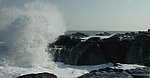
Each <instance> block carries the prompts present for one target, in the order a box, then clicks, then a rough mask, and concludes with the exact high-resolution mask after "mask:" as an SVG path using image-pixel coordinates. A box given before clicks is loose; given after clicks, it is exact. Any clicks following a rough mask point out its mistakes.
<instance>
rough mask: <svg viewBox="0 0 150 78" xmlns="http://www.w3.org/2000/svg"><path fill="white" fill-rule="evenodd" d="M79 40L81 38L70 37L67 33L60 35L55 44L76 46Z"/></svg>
mask: <svg viewBox="0 0 150 78" xmlns="http://www.w3.org/2000/svg"><path fill="white" fill-rule="evenodd" d="M79 42H80V40H78V39H75V38H70V36H67V35H61V36H59V37H58V39H57V41H55V44H54V45H62V46H75V45H76V44H77V43H79Z"/></svg>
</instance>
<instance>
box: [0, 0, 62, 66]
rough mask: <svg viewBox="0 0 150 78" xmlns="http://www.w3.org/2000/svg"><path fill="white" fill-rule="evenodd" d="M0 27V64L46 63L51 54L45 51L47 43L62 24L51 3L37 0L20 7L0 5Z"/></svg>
mask: <svg viewBox="0 0 150 78" xmlns="http://www.w3.org/2000/svg"><path fill="white" fill-rule="evenodd" d="M0 31H1V32H2V33H3V34H2V35H1V38H2V40H3V42H4V43H3V47H5V50H2V49H3V48H1V50H0V51H1V52H0V64H4V65H6V64H8V65H16V66H23V67H27V66H41V65H42V66H46V65H51V64H48V63H51V58H52V57H51V56H49V54H48V53H47V52H46V51H45V50H46V47H47V44H48V43H49V42H52V41H53V40H54V39H55V38H56V37H57V36H58V35H60V34H63V33H64V31H65V24H64V21H63V17H62V15H61V14H60V13H59V11H58V10H57V8H56V7H55V6H54V5H52V4H51V3H48V2H43V1H42V0H38V1H34V2H30V3H25V4H24V5H23V8H19V7H17V6H15V7H2V8H0ZM1 46H2V45H1Z"/></svg>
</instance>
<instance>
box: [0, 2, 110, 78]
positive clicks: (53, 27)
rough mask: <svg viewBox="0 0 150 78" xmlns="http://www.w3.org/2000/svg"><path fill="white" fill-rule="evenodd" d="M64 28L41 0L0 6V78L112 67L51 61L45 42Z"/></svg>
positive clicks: (61, 77)
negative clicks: (73, 64) (72, 64)
mask: <svg viewBox="0 0 150 78" xmlns="http://www.w3.org/2000/svg"><path fill="white" fill-rule="evenodd" d="M0 2H1V0H0ZM64 31H65V24H64V21H63V17H62V15H61V14H60V12H59V11H58V10H57V8H56V7H55V6H54V5H52V4H51V3H49V2H44V0H38V1H33V2H30V3H24V5H22V7H17V6H15V7H4V6H3V7H0V38H1V39H2V41H0V78H16V77H18V76H20V75H24V74H30V73H41V72H49V73H54V74H55V75H57V76H58V78H75V77H77V76H80V75H83V74H85V73H87V72H89V71H91V70H94V69H100V68H105V67H110V66H113V64H111V63H109V64H102V65H96V66H71V65H64V64H62V63H53V62H52V61H51V59H52V56H50V54H48V53H47V52H46V51H45V50H46V47H47V43H49V42H52V41H53V40H54V39H55V38H57V37H58V36H59V35H60V34H63V33H64ZM1 39H0V40H1Z"/></svg>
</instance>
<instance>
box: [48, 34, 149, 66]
mask: <svg viewBox="0 0 150 78" xmlns="http://www.w3.org/2000/svg"><path fill="white" fill-rule="evenodd" d="M105 34H106V33H105ZM83 36H87V35H85V34H84V33H79V32H78V33H75V34H71V35H61V36H59V37H58V39H57V40H56V41H55V42H54V43H52V44H50V45H49V47H50V48H51V49H50V50H51V51H49V52H51V54H52V55H53V56H54V60H55V61H59V62H64V63H67V64H72V65H96V64H102V63H106V62H111V63H114V64H115V63H118V62H119V63H131V64H141V65H147V66H149V65H150V58H149V57H150V34H149V33H147V32H139V33H134V32H131V33H125V34H116V35H114V36H112V37H110V38H107V39H101V38H100V37H91V38H89V39H88V40H86V41H80V39H78V38H81V37H83Z"/></svg>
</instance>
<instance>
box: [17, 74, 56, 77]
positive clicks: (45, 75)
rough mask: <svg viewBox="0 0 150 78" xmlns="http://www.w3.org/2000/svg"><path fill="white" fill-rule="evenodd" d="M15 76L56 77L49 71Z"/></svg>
mask: <svg viewBox="0 0 150 78" xmlns="http://www.w3.org/2000/svg"><path fill="white" fill-rule="evenodd" d="M17 78H57V76H56V75H54V74H51V73H38V74H26V75H23V76H19V77H17Z"/></svg>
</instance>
